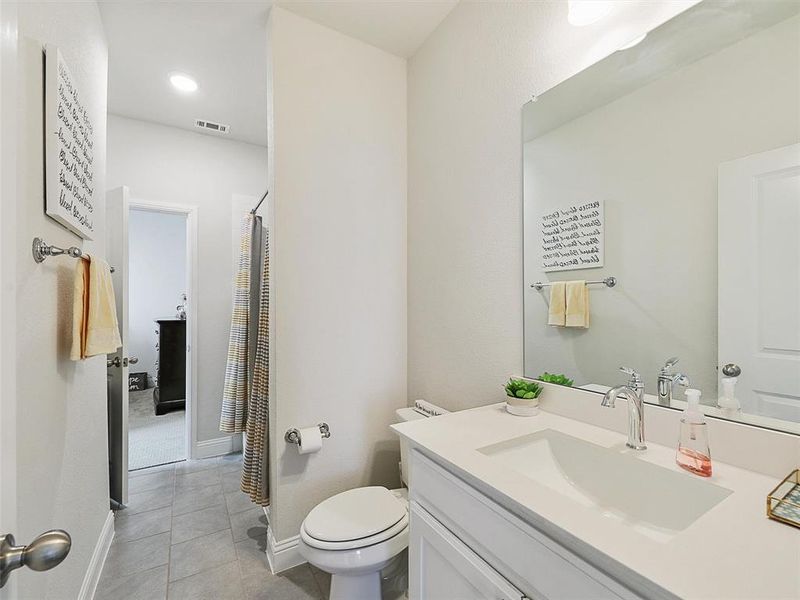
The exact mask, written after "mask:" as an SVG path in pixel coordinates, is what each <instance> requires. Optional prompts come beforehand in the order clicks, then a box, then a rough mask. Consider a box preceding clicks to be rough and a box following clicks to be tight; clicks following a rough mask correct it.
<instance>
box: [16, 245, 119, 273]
mask: <svg viewBox="0 0 800 600" xmlns="http://www.w3.org/2000/svg"><path fill="white" fill-rule="evenodd" d="M31 252H32V254H33V260H34V261H35V262H37V263H43V262H44V259H46V258H47V257H48V256H61V255H62V254H66V255H67V256H71V257H72V258H80V259H83V260H88V257H87V256H85V255H84V254H83V251H82V250H81V249H80V248H78V247H77V246H70V247H69V248H59V247H58V246H51V245H49V244H48V243H47V242H45V241H44V240H43V239H42V238H40V237H35V238H33V244H32V246H31ZM110 269H111V272H112V273H113V272H114V271H115V269H114V267H110Z"/></svg>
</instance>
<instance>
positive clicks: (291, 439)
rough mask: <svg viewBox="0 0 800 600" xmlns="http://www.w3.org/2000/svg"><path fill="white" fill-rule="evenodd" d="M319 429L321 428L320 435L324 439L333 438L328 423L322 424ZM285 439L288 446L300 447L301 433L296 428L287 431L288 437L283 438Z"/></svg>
mask: <svg viewBox="0 0 800 600" xmlns="http://www.w3.org/2000/svg"><path fill="white" fill-rule="evenodd" d="M317 427H319V433H320V435H321V436H322V437H323V438H329V437H331V428H330V427H328V424H327V423H320V424H318V425H317ZM283 439H285V440H286V443H287V444H297V445H298V446H299V445H300V431H299V430H298V429H297V428H296V427H292V428H291V429H288V430H287V431H286V435H284V436H283Z"/></svg>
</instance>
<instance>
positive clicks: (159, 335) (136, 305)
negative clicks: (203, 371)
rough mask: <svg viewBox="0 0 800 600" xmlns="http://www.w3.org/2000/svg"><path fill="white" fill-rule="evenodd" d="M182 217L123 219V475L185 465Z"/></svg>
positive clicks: (145, 214)
mask: <svg viewBox="0 0 800 600" xmlns="http://www.w3.org/2000/svg"><path fill="white" fill-rule="evenodd" d="M186 225H187V216H186V215H185V214H182V213H176V212H165V211H163V210H153V209H152V208H148V207H144V206H137V205H136V204H134V203H132V204H131V206H130V213H129V215H128V293H129V300H128V302H129V304H128V311H129V312H128V351H129V353H130V356H131V358H130V360H129V363H130V364H131V367H130V369H129V371H128V392H129V396H128V470H129V471H137V470H140V469H145V468H148V467H154V466H158V465H164V464H168V463H173V462H178V461H181V460H186V458H187V456H188V449H187V447H186V439H187V436H186V396H187V393H186V391H187V389H188V387H189V386H188V385H187V383H188V382H187V370H186V365H187V345H186V339H187V336H186V325H187V299H188V283H189V281H188V277H187V274H188V261H187V229H186Z"/></svg>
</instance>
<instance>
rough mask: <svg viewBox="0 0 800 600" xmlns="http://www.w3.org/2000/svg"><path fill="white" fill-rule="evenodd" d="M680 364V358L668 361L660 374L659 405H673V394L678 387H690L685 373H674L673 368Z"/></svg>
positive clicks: (675, 357)
mask: <svg viewBox="0 0 800 600" xmlns="http://www.w3.org/2000/svg"><path fill="white" fill-rule="evenodd" d="M676 364H678V357H677V356H673V357H672V358H670V359H668V360H667V362H666V363H664V366H663V367H661V370H660V371H659V372H658V403H659V404H660V405H661V406H671V405H672V394H673V393H674V391H675V386H676V385H681V386H683V387H689V378H688V377H687V376H686V375H684V374H683V373H673V372H672V367H674V366H675V365H676Z"/></svg>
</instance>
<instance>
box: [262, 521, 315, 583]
mask: <svg viewBox="0 0 800 600" xmlns="http://www.w3.org/2000/svg"><path fill="white" fill-rule="evenodd" d="M299 542H300V536H299V535H295V536H293V537H290V538H288V539H285V540H280V541H277V540H276V539H275V537H274V536H273V535H272V527H268V528H267V561H268V562H269V568H270V569H271V570H272V572H273V573H274V574H278V573H280V572H281V571H286V570H287V569H291V568H292V567H296V566H297V565H302V564H303V563H304V562H306V559H305V558H303V555H302V554H300V548H299V545H300V544H299Z"/></svg>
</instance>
